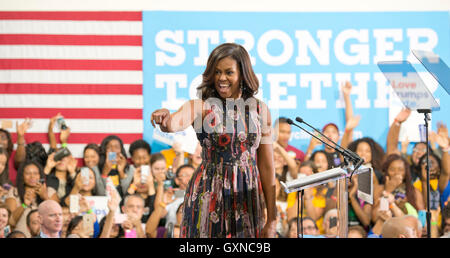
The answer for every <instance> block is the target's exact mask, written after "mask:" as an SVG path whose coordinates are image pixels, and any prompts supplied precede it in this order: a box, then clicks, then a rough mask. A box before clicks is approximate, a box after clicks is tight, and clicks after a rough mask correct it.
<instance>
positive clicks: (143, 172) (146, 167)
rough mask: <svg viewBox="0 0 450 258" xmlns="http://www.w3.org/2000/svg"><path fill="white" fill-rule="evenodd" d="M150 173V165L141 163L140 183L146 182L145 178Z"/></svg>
mask: <svg viewBox="0 0 450 258" xmlns="http://www.w3.org/2000/svg"><path fill="white" fill-rule="evenodd" d="M149 175H150V166H149V165H142V166H141V184H145V183H146V182H147V178H148V176H149Z"/></svg>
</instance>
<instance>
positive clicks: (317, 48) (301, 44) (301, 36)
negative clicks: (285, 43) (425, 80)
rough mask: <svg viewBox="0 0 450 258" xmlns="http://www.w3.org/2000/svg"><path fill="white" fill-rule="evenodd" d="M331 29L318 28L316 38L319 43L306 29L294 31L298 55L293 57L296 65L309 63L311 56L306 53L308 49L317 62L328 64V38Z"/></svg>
mask: <svg viewBox="0 0 450 258" xmlns="http://www.w3.org/2000/svg"><path fill="white" fill-rule="evenodd" d="M331 35H332V32H331V30H318V31H317V38H319V41H320V43H319V44H317V42H315V41H314V39H313V37H312V36H311V34H310V33H309V31H307V30H297V31H295V37H296V38H297V40H298V56H297V58H296V59H295V64H296V65H310V64H311V58H310V57H309V55H308V49H309V50H311V53H313V54H314V56H315V57H316V59H317V62H318V63H319V64H321V65H329V64H330V39H331Z"/></svg>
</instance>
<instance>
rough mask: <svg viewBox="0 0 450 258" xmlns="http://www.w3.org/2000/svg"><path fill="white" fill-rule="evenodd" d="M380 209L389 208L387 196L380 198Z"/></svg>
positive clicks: (385, 209)
mask: <svg viewBox="0 0 450 258" xmlns="http://www.w3.org/2000/svg"><path fill="white" fill-rule="evenodd" d="M379 210H380V211H387V210H389V201H388V199H387V198H386V197H381V198H380V208H379Z"/></svg>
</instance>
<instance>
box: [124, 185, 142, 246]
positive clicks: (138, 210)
mask: <svg viewBox="0 0 450 258" xmlns="http://www.w3.org/2000/svg"><path fill="white" fill-rule="evenodd" d="M122 213H123V214H125V215H126V216H127V219H126V220H125V221H124V222H123V223H122V224H121V227H122V229H123V230H124V232H125V238H145V231H144V228H143V224H142V222H141V220H142V215H143V213H144V199H142V197H141V196H140V195H136V194H135V195H128V196H127V197H125V200H124V205H123V207H122ZM144 225H145V224H144Z"/></svg>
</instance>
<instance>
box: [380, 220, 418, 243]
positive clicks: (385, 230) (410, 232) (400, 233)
mask: <svg viewBox="0 0 450 258" xmlns="http://www.w3.org/2000/svg"><path fill="white" fill-rule="evenodd" d="M381 236H382V237H383V238H417V232H416V229H415V228H414V227H411V226H410V225H409V223H408V222H407V220H406V219H405V218H404V217H403V216H402V217H394V218H390V219H388V220H387V221H386V222H385V223H384V225H383V227H382V229H381Z"/></svg>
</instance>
